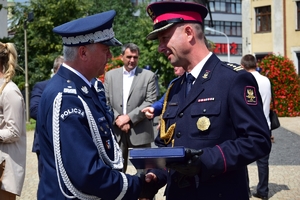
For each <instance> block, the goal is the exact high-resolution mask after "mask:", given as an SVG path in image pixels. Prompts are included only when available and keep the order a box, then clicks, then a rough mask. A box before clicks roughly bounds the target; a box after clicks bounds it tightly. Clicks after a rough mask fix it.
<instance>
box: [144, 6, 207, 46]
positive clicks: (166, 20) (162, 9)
mask: <svg viewBox="0 0 300 200" xmlns="http://www.w3.org/2000/svg"><path fill="white" fill-rule="evenodd" d="M147 13H148V15H149V16H150V17H151V19H152V20H153V31H152V32H151V33H149V34H148V35H147V39H148V40H155V39H157V34H158V32H160V31H163V30H166V29H168V28H170V27H171V26H173V25H174V24H176V23H182V22H196V23H201V24H203V22H204V19H205V17H206V16H207V13H208V11H207V8H206V7H205V6H203V5H201V4H197V3H191V2H174V1H173V2H171V1H165V2H157V3H152V4H150V5H148V7H147Z"/></svg>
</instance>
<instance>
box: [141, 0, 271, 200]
mask: <svg viewBox="0 0 300 200" xmlns="http://www.w3.org/2000/svg"><path fill="white" fill-rule="evenodd" d="M147 12H148V14H149V16H150V17H151V18H152V20H153V22H154V30H153V31H152V32H151V33H150V34H149V35H148V36H147V39H149V40H155V39H158V41H159V47H158V51H159V52H160V53H163V54H164V55H165V56H166V57H167V58H168V60H169V61H170V62H171V64H172V65H173V66H182V67H183V68H184V69H185V71H186V74H185V75H183V76H181V77H180V78H179V79H177V80H176V81H174V82H173V84H172V85H171V86H170V87H169V89H168V91H167V93H166V97H165V102H164V108H163V113H162V120H161V129H160V132H159V134H158V136H157V138H156V140H155V143H156V145H158V146H159V147H172V146H184V147H185V151H186V153H185V155H186V161H185V162H182V163H176V162H175V163H168V164H167V167H168V169H167V170H161V169H152V170H150V172H149V173H148V174H147V175H146V181H151V182H156V183H160V184H162V183H166V184H167V186H166V192H165V194H166V199H167V200H182V199H189V200H199V199H201V200H215V199H238V200H245V199H249V197H248V190H247V181H246V166H247V165H248V164H250V163H252V162H254V161H255V160H257V159H259V158H261V157H263V156H265V155H267V154H269V152H270V147H271V142H270V134H269V128H268V124H267V122H266V119H265V117H264V114H263V109H262V101H261V97H260V94H259V92H258V86H257V83H256V81H255V78H254V77H253V76H252V75H251V74H250V73H247V72H246V71H244V70H243V69H242V67H240V66H238V65H235V64H231V63H224V62H222V61H221V60H220V59H219V58H218V57H217V56H216V55H214V54H213V53H211V52H209V50H208V49H207V47H206V46H205V40H204V37H205V36H204V27H203V23H204V18H205V17H206V15H207V9H206V7H204V6H203V5H200V4H196V3H187V2H158V3H153V4H150V5H149V6H148V7H147Z"/></svg>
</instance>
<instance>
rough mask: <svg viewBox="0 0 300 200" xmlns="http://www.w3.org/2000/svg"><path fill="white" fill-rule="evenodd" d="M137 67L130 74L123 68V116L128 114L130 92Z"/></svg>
mask: <svg viewBox="0 0 300 200" xmlns="http://www.w3.org/2000/svg"><path fill="white" fill-rule="evenodd" d="M135 70H136V67H135V68H134V69H133V70H131V71H130V72H128V71H126V70H125V68H124V67H123V114H124V115H125V114H127V100H128V97H129V91H130V88H131V85H132V81H133V78H134V74H135Z"/></svg>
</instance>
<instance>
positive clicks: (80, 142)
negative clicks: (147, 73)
mask: <svg viewBox="0 0 300 200" xmlns="http://www.w3.org/2000/svg"><path fill="white" fill-rule="evenodd" d="M60 95H61V98H60ZM84 102H85V103H86V104H85V107H84V106H83V105H84ZM87 106H88V108H89V110H90V112H87V111H86V110H87V108H86V107H87ZM106 118H107V116H106V115H105V110H104V106H103V105H101V104H100V101H99V98H98V96H97V93H96V91H93V89H92V88H91V87H90V86H89V85H88V84H87V83H86V82H85V81H83V80H82V79H81V78H80V77H79V76H78V75H76V74H75V73H73V72H72V71H70V70H69V69H67V68H65V67H63V66H62V67H60V69H59V71H58V72H57V74H56V75H54V77H52V78H51V80H50V81H49V84H48V85H47V86H46V88H45V90H44V92H43V94H42V97H41V101H40V104H39V109H38V120H37V129H38V132H39V136H40V137H39V144H40V150H41V158H40V159H42V162H43V165H44V169H43V172H42V175H41V178H40V182H39V187H38V199H39V200H40V199H47V200H51V199H53V200H60V199H69V198H67V197H66V196H75V195H74V193H83V195H89V196H84V198H81V199H99V198H101V199H111V200H113V199H137V198H138V195H139V193H140V189H141V188H140V180H139V179H138V177H135V176H130V175H127V174H123V173H121V172H120V171H119V170H116V169H112V167H111V166H110V165H109V164H108V161H107V160H111V161H112V162H113V161H114V160H116V159H115V158H114V156H115V155H116V151H118V148H117V147H116V146H114V142H113V140H114V138H113V134H111V127H110V126H109V122H108V121H107V120H106ZM92 119H94V121H93V120H92ZM89 123H91V126H90V125H89ZM95 128H98V130H99V132H98V133H96V134H95V135H96V138H93V137H92V134H91V133H92V131H91V129H93V130H95ZM57 133H59V134H57ZM93 140H96V142H95V141H93ZM99 141H101V142H100V143H102V147H101V148H100V149H98V148H97V147H96V145H95V143H97V142H99ZM57 149H58V150H59V151H58V150H57ZM103 150H104V151H103ZM98 151H99V152H101V151H103V152H102V156H99V152H98ZM114 151H115V153H114ZM104 154H106V156H107V157H105V155H104ZM59 157H61V159H60V158H59ZM119 158H122V155H121V154H119ZM56 161H57V162H56ZM62 168H63V169H64V170H65V172H66V173H65V174H64V173H63V172H62V171H63V170H62ZM58 172H59V173H58ZM62 174H64V176H62ZM58 176H59V178H58ZM62 177H63V178H62ZM66 177H67V178H66ZM70 185H73V186H74V187H73V189H72V190H73V191H72V194H71V192H70V189H69V188H68V187H70ZM74 188H75V189H74ZM63 192H64V193H65V194H63ZM90 196H94V197H97V198H91V197H90ZM76 197H77V196H76ZM75 199H79V198H78V197H77V198H75Z"/></svg>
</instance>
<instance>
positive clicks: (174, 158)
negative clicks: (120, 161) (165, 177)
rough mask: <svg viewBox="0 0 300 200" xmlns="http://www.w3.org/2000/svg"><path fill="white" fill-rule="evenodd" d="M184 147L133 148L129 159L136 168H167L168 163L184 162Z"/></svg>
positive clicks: (130, 150)
mask: <svg viewBox="0 0 300 200" xmlns="http://www.w3.org/2000/svg"><path fill="white" fill-rule="evenodd" d="M184 157H185V151H184V147H179V146H178V147H159V148H131V149H129V160H130V162H131V163H132V164H133V166H134V167H135V168H136V169H149V168H161V169H164V168H166V164H167V163H171V162H183V161H184Z"/></svg>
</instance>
